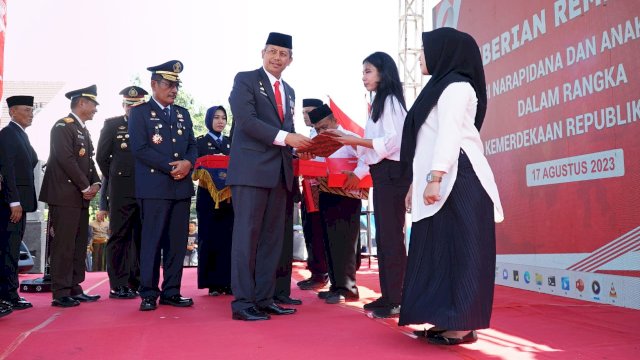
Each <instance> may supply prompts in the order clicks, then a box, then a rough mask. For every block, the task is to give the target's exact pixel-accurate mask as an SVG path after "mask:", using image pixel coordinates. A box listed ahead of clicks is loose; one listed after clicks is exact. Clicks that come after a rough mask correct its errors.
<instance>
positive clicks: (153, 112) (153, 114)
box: [151, 110, 158, 118]
mask: <svg viewBox="0 0 640 360" xmlns="http://www.w3.org/2000/svg"><path fill="white" fill-rule="evenodd" d="M151 117H152V118H154V117H158V114H156V112H155V111H153V110H151Z"/></svg>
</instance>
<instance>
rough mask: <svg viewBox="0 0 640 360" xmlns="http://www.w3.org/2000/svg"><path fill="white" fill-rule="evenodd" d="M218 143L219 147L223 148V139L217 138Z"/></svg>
mask: <svg viewBox="0 0 640 360" xmlns="http://www.w3.org/2000/svg"><path fill="white" fill-rule="evenodd" d="M216 144H218V147H219V148H222V139H221V138H217V139H216Z"/></svg>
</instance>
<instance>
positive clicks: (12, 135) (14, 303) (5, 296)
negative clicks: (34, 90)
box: [0, 96, 38, 312]
mask: <svg viewBox="0 0 640 360" xmlns="http://www.w3.org/2000/svg"><path fill="white" fill-rule="evenodd" d="M7 106H8V107H9V116H11V122H10V123H9V124H8V125H7V126H6V127H5V128H4V129H2V130H0V171H1V172H2V174H3V180H2V197H1V198H0V306H1V305H2V303H3V302H4V305H5V306H4V307H5V308H6V307H9V306H10V307H11V308H12V309H14V310H23V309H27V308H30V307H31V306H32V305H31V303H30V302H28V301H26V300H25V299H24V298H22V297H20V296H19V295H18V286H19V284H18V260H19V256H20V243H21V242H22V237H23V236H24V230H25V227H26V223H27V214H26V213H28V212H33V211H36V209H37V207H38V202H37V200H36V189H35V186H34V182H33V169H34V168H35V166H36V165H37V164H38V154H36V152H35V151H34V150H33V147H31V143H30V142H29V137H28V136H27V133H26V132H25V129H26V128H27V127H29V126H31V122H32V121H33V96H11V97H9V98H7ZM0 312H1V311H0Z"/></svg>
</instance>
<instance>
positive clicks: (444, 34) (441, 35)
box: [400, 28, 487, 163]
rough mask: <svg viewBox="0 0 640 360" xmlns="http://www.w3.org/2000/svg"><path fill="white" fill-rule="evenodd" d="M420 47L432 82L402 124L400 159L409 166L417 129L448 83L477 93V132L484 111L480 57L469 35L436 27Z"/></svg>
mask: <svg viewBox="0 0 640 360" xmlns="http://www.w3.org/2000/svg"><path fill="white" fill-rule="evenodd" d="M422 46H423V48H424V54H425V61H426V63H427V70H429V74H431V79H430V80H429V82H428V83H427V85H426V86H425V87H424V89H422V91H421V92H420V95H418V98H417V99H416V101H415V102H414V103H413V106H412V107H411V109H410V110H409V112H408V113H407V118H406V120H405V122H404V128H403V131H402V148H401V150H400V160H401V161H404V162H408V163H411V162H413V157H414V155H415V151H416V139H417V137H418V131H420V127H421V126H422V124H424V122H425V121H426V120H427V116H428V115H429V113H430V112H431V109H433V107H434V106H435V105H436V104H437V103H438V99H439V98H440V95H442V92H443V91H444V89H445V88H446V87H447V86H449V84H451V83H454V82H468V83H469V84H471V86H472V87H473V89H474V90H475V91H476V96H477V98H478V108H477V111H476V119H475V126H476V128H477V129H478V130H480V128H481V127H482V122H483V121H484V115H485V113H486V112H487V89H486V83H485V80H484V69H483V67H482V57H481V56H480V49H479V48H478V44H477V43H476V41H475V40H474V39H473V38H472V37H471V35H469V34H467V33H464V32H461V31H458V30H456V29H453V28H439V29H436V30H433V31H428V32H423V33H422Z"/></svg>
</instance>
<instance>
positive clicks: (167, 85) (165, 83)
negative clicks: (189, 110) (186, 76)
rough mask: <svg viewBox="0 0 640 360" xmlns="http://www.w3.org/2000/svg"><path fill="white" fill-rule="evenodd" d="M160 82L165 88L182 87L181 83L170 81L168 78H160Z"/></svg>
mask: <svg viewBox="0 0 640 360" xmlns="http://www.w3.org/2000/svg"><path fill="white" fill-rule="evenodd" d="M158 83H159V84H160V86H161V87H163V88H165V89H172V88H176V90H178V89H180V83H177V82H169V81H167V80H160V81H159V82H158Z"/></svg>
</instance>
